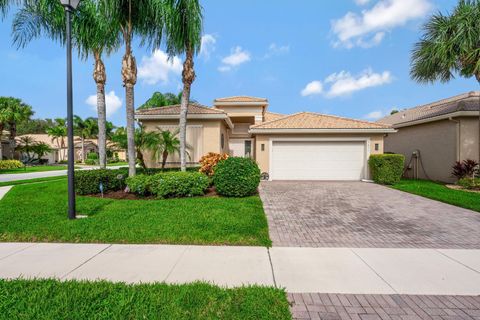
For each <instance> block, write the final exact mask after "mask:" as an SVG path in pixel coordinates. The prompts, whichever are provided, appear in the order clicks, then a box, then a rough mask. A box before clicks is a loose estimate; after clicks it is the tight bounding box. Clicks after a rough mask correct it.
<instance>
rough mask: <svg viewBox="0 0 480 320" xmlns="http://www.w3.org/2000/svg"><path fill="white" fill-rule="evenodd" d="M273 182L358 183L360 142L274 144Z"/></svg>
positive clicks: (362, 155) (361, 163)
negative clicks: (355, 181)
mask: <svg viewBox="0 0 480 320" xmlns="http://www.w3.org/2000/svg"><path fill="white" fill-rule="evenodd" d="M271 156H272V170H271V176H272V179H274V180H361V179H362V178H363V174H364V172H365V142H364V141H341V142H340V141H328V142H327V141H274V142H273V144H272V155H271Z"/></svg>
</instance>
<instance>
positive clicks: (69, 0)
mask: <svg viewBox="0 0 480 320" xmlns="http://www.w3.org/2000/svg"><path fill="white" fill-rule="evenodd" d="M60 3H61V4H62V6H63V7H64V8H65V20H66V25H67V30H66V31H67V37H66V44H67V126H68V127H67V135H68V138H67V140H68V219H75V218H76V209H75V162H74V160H75V159H74V158H75V148H74V141H73V93H72V11H74V10H75V9H76V8H77V7H78V4H79V3H80V0H60Z"/></svg>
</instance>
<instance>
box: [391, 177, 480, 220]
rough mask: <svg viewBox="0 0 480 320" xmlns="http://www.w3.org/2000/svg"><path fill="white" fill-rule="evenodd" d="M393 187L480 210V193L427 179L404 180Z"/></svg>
mask: <svg viewBox="0 0 480 320" xmlns="http://www.w3.org/2000/svg"><path fill="white" fill-rule="evenodd" d="M392 188H395V189H398V190H402V191H406V192H410V193H413V194H416V195H419V196H423V197H425V198H429V199H433V200H438V201H441V202H445V203H449V204H452V205H454V206H458V207H462V208H466V209H470V210H474V211H478V212H480V193H473V192H466V191H462V190H452V189H449V188H447V187H446V186H444V185H443V184H440V183H436V182H432V181H427V180H406V179H405V180H402V181H400V182H399V183H397V184H395V185H393V186H392Z"/></svg>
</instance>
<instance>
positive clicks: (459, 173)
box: [452, 159, 478, 179]
mask: <svg viewBox="0 0 480 320" xmlns="http://www.w3.org/2000/svg"><path fill="white" fill-rule="evenodd" d="M477 171H478V162H477V161H475V160H472V159H466V160H463V161H456V162H455V164H454V165H453V166H452V175H453V176H455V177H457V178H458V179H462V178H474V176H475V174H476V173H477Z"/></svg>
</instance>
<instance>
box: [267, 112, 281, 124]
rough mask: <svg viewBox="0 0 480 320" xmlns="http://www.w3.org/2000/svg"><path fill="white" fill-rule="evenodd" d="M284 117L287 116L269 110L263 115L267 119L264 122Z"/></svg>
mask: <svg viewBox="0 0 480 320" xmlns="http://www.w3.org/2000/svg"><path fill="white" fill-rule="evenodd" d="M282 117H285V114H281V113H276V112H269V111H266V112H265V114H264V116H263V118H264V119H265V121H264V122H267V121H272V120H276V119H278V118H282Z"/></svg>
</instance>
